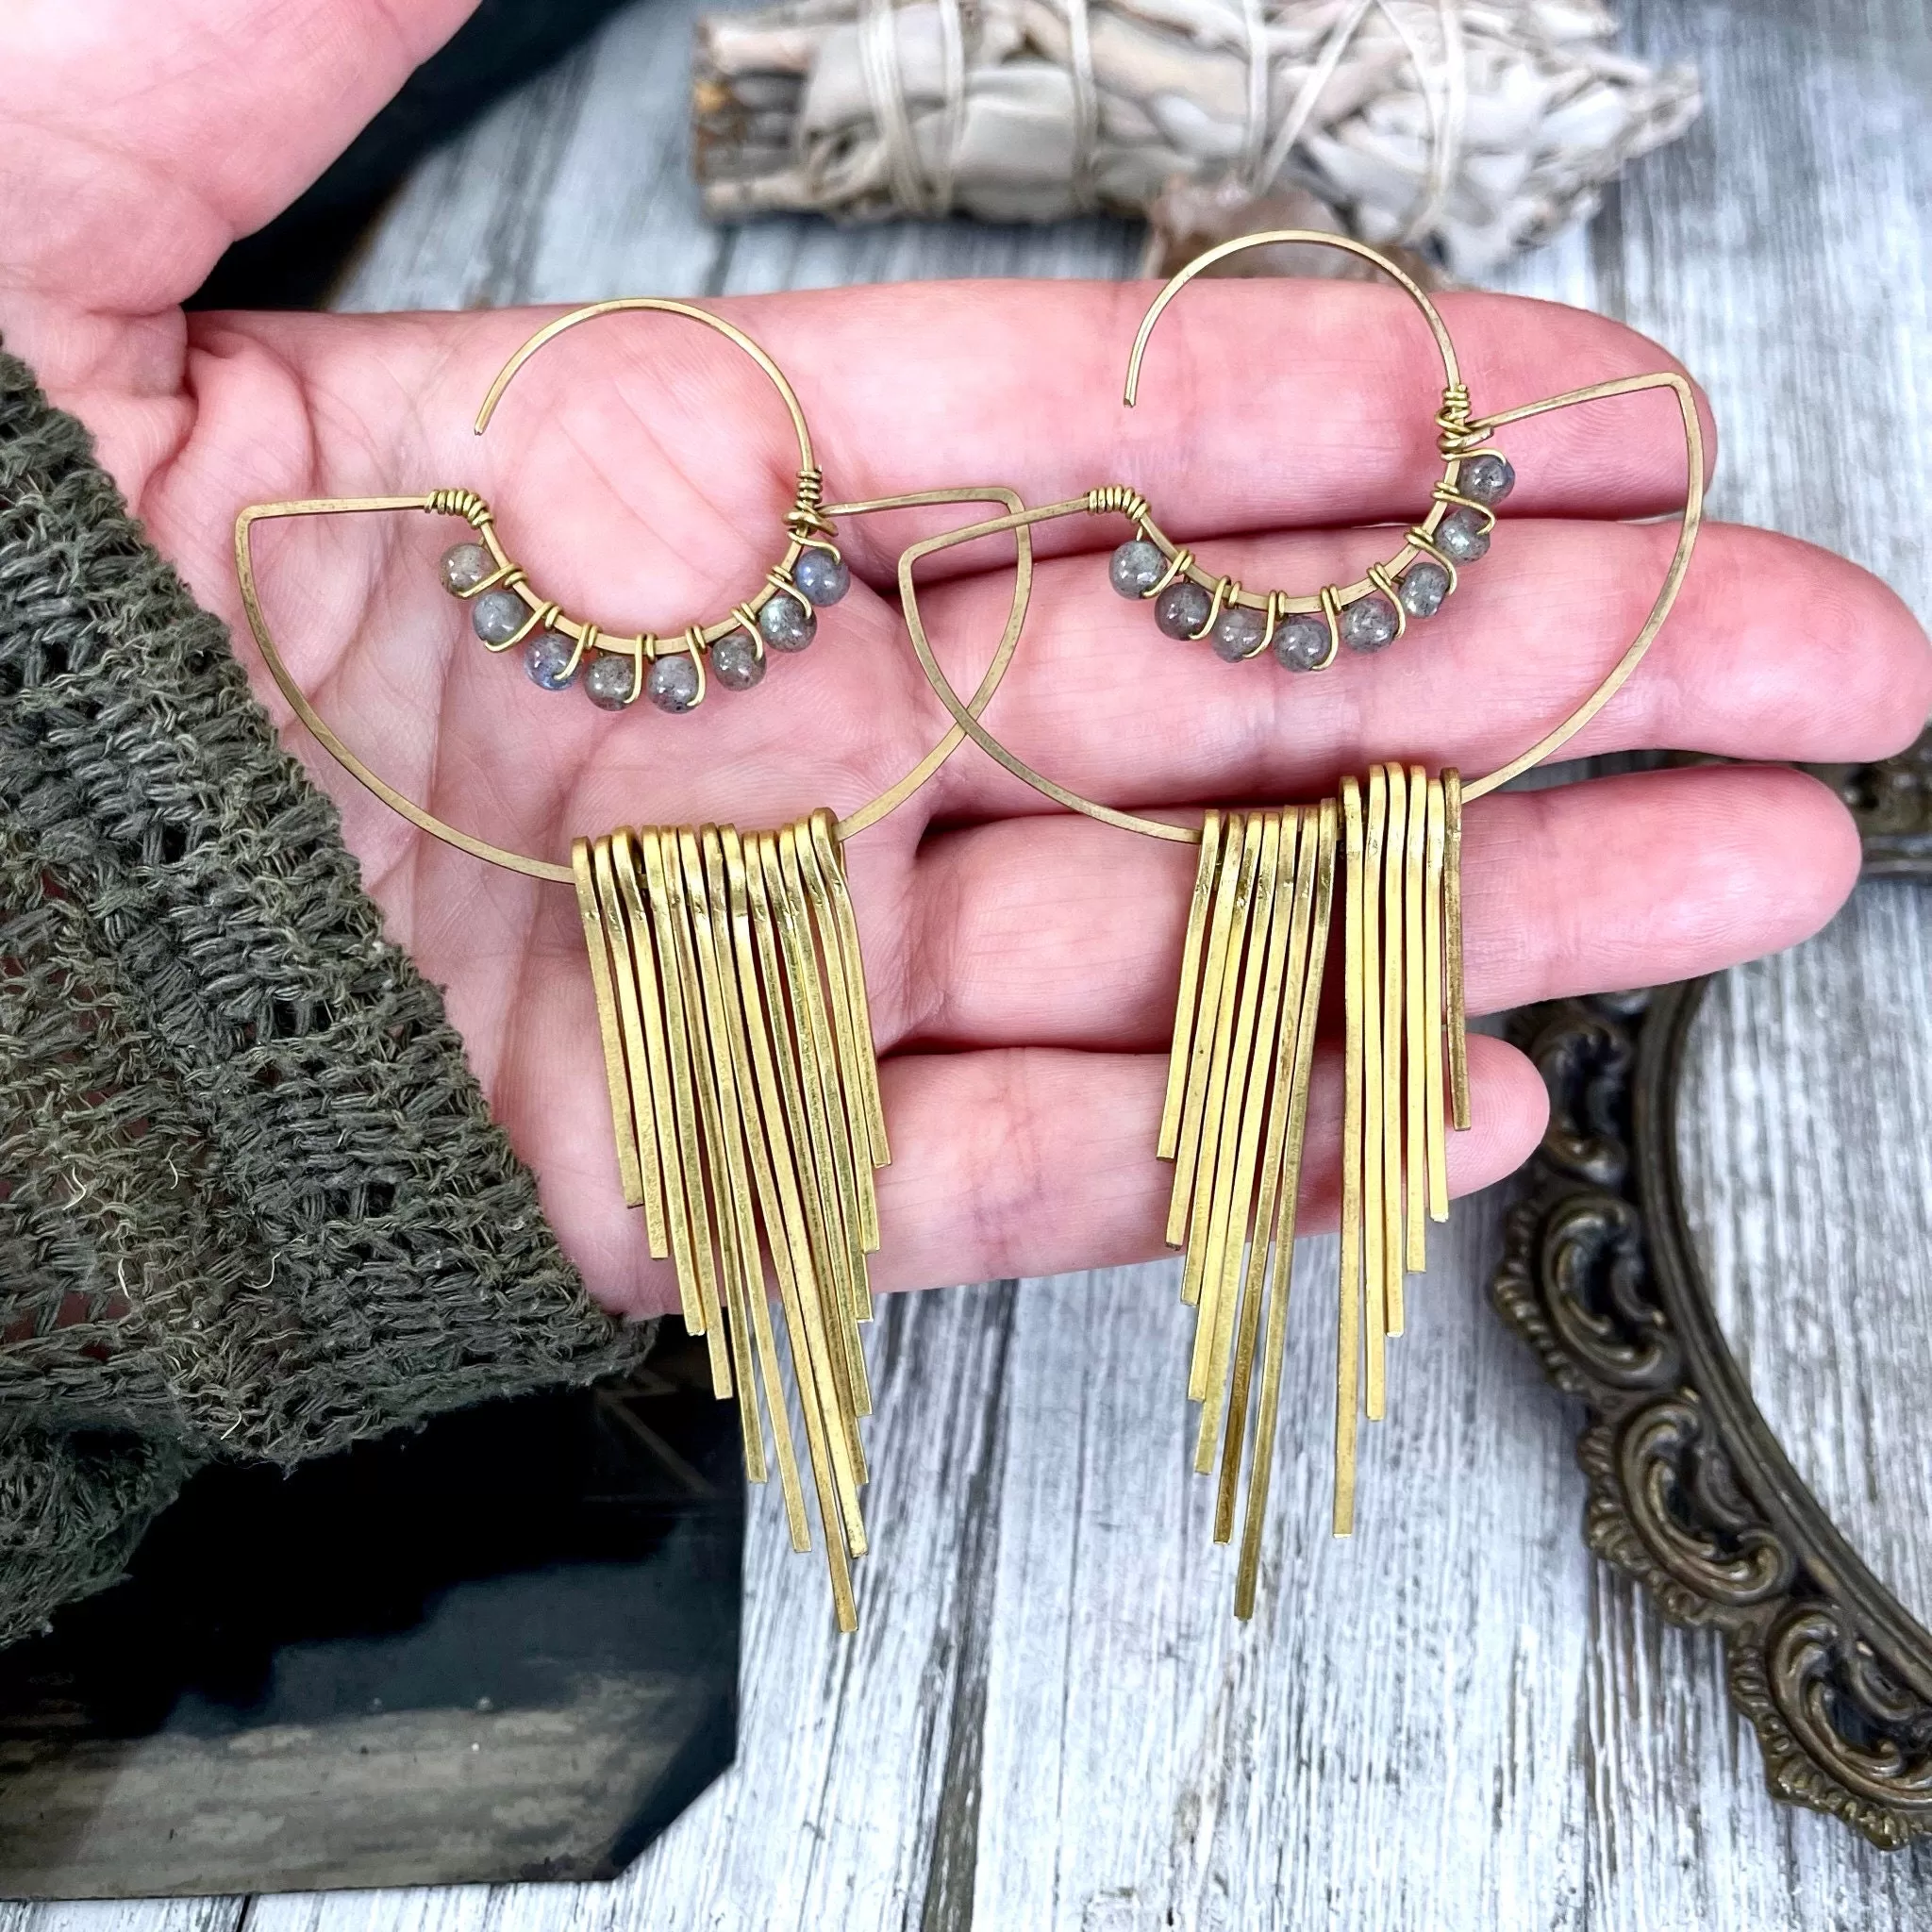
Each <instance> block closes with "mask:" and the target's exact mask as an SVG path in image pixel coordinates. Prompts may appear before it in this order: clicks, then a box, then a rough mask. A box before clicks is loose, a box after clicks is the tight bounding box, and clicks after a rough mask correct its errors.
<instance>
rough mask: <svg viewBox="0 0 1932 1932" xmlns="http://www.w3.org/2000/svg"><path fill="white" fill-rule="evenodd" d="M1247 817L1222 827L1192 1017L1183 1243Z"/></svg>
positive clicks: (1180, 1226)
mask: <svg viewBox="0 0 1932 1932" xmlns="http://www.w3.org/2000/svg"><path fill="white" fill-rule="evenodd" d="M1241 845H1242V821H1241V814H1240V813H1239V812H1229V813H1228V815H1227V817H1226V818H1225V819H1224V821H1223V823H1222V828H1221V867H1220V872H1219V874H1218V875H1217V877H1216V879H1215V885H1214V907H1213V910H1212V912H1211V913H1210V914H1209V916H1208V957H1207V960H1206V962H1205V964H1204V965H1203V968H1202V972H1201V992H1200V1005H1199V1008H1198V1010H1197V1012H1196V1013H1195V1015H1194V1021H1193V1044H1192V1046H1191V1048H1190V1049H1189V1053H1188V1080H1187V1090H1186V1094H1185V1097H1184V1099H1183V1101H1182V1103H1181V1135H1180V1144H1179V1147H1178V1148H1177V1150H1176V1152H1175V1155H1174V1191H1173V1193H1172V1194H1171V1195H1170V1197H1169V1199H1168V1207H1167V1244H1168V1246H1169V1247H1171V1248H1178V1247H1181V1246H1182V1245H1184V1243H1185V1242H1186V1241H1187V1238H1188V1223H1189V1218H1190V1209H1191V1207H1192V1205H1193V1194H1194V1171H1195V1167H1196V1165H1197V1163H1198V1161H1199V1158H1200V1152H1201V1127H1202V1122H1203V1119H1204V1117H1205V1115H1206V1113H1207V1108H1208V1076H1209V1070H1210V1066H1211V1063H1212V1060H1213V1057H1214V1034H1215V1027H1216V1024H1217V1021H1218V1018H1219V1015H1220V1010H1221V1000H1222V992H1223V982H1224V978H1225V976H1226V968H1227V932H1228V926H1229V925H1230V924H1231V923H1232V921H1233V918H1234V895H1235V887H1236V884H1237V882H1238V880H1239V878H1240V874H1241ZM1199 1293H1200V1283H1199V1281H1198V1280H1196V1281H1194V1282H1192V1283H1190V1282H1189V1280H1188V1279H1187V1277H1186V1275H1185V1274H1183V1276H1182V1281H1181V1299H1182V1300H1183V1301H1184V1302H1186V1303H1188V1304H1189V1306H1190V1307H1191V1306H1192V1305H1193V1304H1194V1302H1195V1301H1196V1300H1197V1299H1198V1298H1199Z"/></svg>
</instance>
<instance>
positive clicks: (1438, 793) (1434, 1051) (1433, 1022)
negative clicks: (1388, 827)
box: [1423, 778, 1449, 1221]
mask: <svg viewBox="0 0 1932 1932" xmlns="http://www.w3.org/2000/svg"><path fill="white" fill-rule="evenodd" d="M1443 824H1444V807H1443V799H1442V782H1441V779H1440V778H1438V779H1435V780H1433V781H1432V782H1431V783H1430V786H1429V821H1428V858H1427V865H1428V877H1427V880H1426V882H1425V884H1424V889H1423V981H1424V986H1423V991H1424V1013H1423V1075H1424V1095H1425V1098H1426V1103H1427V1107H1428V1121H1427V1126H1428V1137H1429V1144H1428V1162H1429V1219H1430V1220H1431V1221H1447V1220H1448V1219H1449V1149H1448V1141H1447V1134H1446V1123H1445V1117H1444V1112H1443V1105H1444V1094H1443V1078H1442V1044H1443V1042H1442V847H1443V842H1444V839H1443Z"/></svg>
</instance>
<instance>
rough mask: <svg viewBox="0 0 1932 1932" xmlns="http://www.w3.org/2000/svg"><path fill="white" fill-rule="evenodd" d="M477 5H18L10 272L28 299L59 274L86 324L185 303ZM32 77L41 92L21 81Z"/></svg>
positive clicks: (4, 154)
mask: <svg viewBox="0 0 1932 1932" xmlns="http://www.w3.org/2000/svg"><path fill="white" fill-rule="evenodd" d="M474 5H475V0H412V4H410V5H408V6H397V5H395V4H393V0H202V4H198V5H190V4H188V0H108V4H95V5H92V6H88V7H42V8H34V7H28V8H26V9H25V14H24V15H20V14H19V13H18V10H17V9H9V18H8V23H7V25H6V27H5V29H4V30H0V47H4V48H5V50H6V58H7V63H8V73H9V75H11V77H12V79H13V81H14V82H15V83H16V85H15V86H14V87H13V88H12V89H10V91H9V99H8V115H7V123H6V126H5V127H4V128H0V200H4V202H5V204H6V207H7V209H8V235H7V245H8V264H9V274H10V275H17V276H18V277H19V278H20V279H21V280H22V281H23V282H25V284H27V285H28V286H29V287H31V286H34V285H35V284H36V283H37V282H39V281H43V280H47V279H51V278H56V277H57V276H58V284H59V291H60V293H61V295H62V297H63V299H64V300H65V301H66V302H67V303H69V304H71V305H72V306H73V307H74V308H77V309H80V310H82V311H86V312H93V313H108V314H116V315H147V314H152V313H155V312H156V311H158V310H160V309H164V308H170V307H172V306H173V305H174V304H175V303H177V302H179V301H180V300H181V299H182V298H183V297H184V296H186V295H188V294H189V293H191V292H192V291H193V290H194V289H195V288H196V287H197V286H198V285H199V284H200V282H201V280H202V278H203V277H204V276H205V275H207V273H208V269H209V268H211V267H212V266H213V264H214V261H215V258H216V257H217V256H219V255H220V253H221V251H222V250H223V249H224V248H225V247H226V246H227V245H228V243H229V242H232V241H233V240H234V239H235V238H236V237H237V236H238V235H245V234H248V233H250V232H251V231H252V230H254V229H256V228H258V227H260V226H261V225H262V224H263V223H264V222H266V221H267V220H268V219H269V218H270V217H271V216H273V215H275V214H276V213H278V212H279V211H280V210H281V209H282V208H285V207H287V205H288V204H289V203H290V202H291V201H292V200H293V199H294V198H295V196H296V195H297V194H299V193H300V192H302V190H303V189H305V188H307V187H308V184H309V183H310V182H311V181H313V180H314V179H315V177H316V176H317V175H320V174H321V173H322V171H323V169H324V168H325V167H326V166H327V164H328V163H329V162H330V161H331V160H333V159H334V158H335V157H336V156H337V155H338V154H339V153H341V150H342V149H343V148H344V147H345V146H346V145H347V144H348V142H349V140H350V138H351V137H352V136H353V135H355V134H356V133H357V131H358V129H359V128H360V127H361V126H362V125H364V123H365V122H367V121H368V120H369V119H370V117H371V116H372V115H373V114H375V111H376V109H377V108H380V107H381V106H382V105H383V103H384V102H385V101H387V100H388V99H389V98H390V96H391V94H392V93H394V92H395V91H396V89H397V88H398V87H400V86H401V85H402V83H403V81H404V80H405V79H406V78H407V77H408V74H409V73H410V71H411V69H413V68H414V67H416V66H417V65H419V64H420V63H421V62H422V61H423V60H424V59H425V58H427V57H428V56H429V55H430V54H431V53H432V52H434V50H435V49H436V48H437V47H439V46H440V45H441V43H442V42H443V41H445V40H446V39H447V38H448V37H449V36H450V35H451V34H452V33H454V32H455V31H456V28H457V26H458V25H459V24H460V23H461V21H462V20H463V19H464V18H465V16H467V15H468V13H469V12H470V10H471V8H472V7H474ZM23 74H24V75H25V77H26V80H27V82H28V83H29V84H28V85H25V86H21V85H18V84H17V83H19V81H20V79H21V76H22V75H23ZM210 129H218V130H219V138H217V139H212V140H211V139H210V138H209V131H210ZM8 185H11V186H12V187H13V188H15V189H17V190H18V191H19V192H7V188H8ZM153 346H154V345H153V344H149V345H148V347H149V352H150V353H151V352H152V349H153ZM150 373H151V372H150Z"/></svg>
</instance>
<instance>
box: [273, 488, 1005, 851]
mask: <svg viewBox="0 0 1932 1932" xmlns="http://www.w3.org/2000/svg"><path fill="white" fill-rule="evenodd" d="M442 494H443V492H441V491H432V492H430V493H429V494H427V495H424V496H344V497H317V498H309V499H306V500H303V501H298V502H290V503H258V504H251V505H250V506H249V507H248V508H246V509H244V510H242V513H241V514H240V515H239V516H238V517H237V518H236V519H235V575H236V578H237V581H238V582H239V584H240V586H241V590H242V608H243V610H245V611H246V612H247V615H248V627H249V629H250V630H251V631H252V632H253V633H254V635H255V641H256V643H257V645H258V647H259V649H260V651H261V655H262V660H263V662H265V663H266V664H267V666H268V668H269V673H270V675H272V676H273V677H274V678H275V683H276V684H277V686H279V687H280V689H281V692H282V695H283V696H284V697H285V698H287V699H288V701H289V705H290V708H291V709H292V710H293V711H294V713H295V715H296V716H297V717H298V718H300V719H301V721H302V722H303V724H306V725H307V726H308V730H309V732H310V733H311V735H312V736H313V737H314V739H315V741H316V742H317V743H318V744H320V745H321V746H322V748H323V750H325V752H327V753H328V755H329V757H330V758H334V759H335V761H336V763H337V764H339V765H341V768H342V769H343V770H344V771H345V772H347V773H348V774H349V775H350V776H351V777H352V778H354V779H356V780H357V781H358V783H359V784H361V785H362V786H364V787H365V788H367V790H369V791H372V792H374V793H375V796H376V797H377V798H379V799H381V800H382V802H383V804H385V805H386V806H388V807H389V808H390V809H391V811H393V812H395V813H396V814H397V815H398V816H399V817H401V818H405V819H408V822H409V823H410V824H412V825H415V826H416V827H418V829H420V830H422V831H425V832H427V833H428V834H429V836H430V837H431V838H432V839H440V840H441V841H442V842H443V843H444V844H445V845H450V846H454V847H455V848H456V850H457V851H458V852H466V853H468V854H469V855H470V857H471V858H480V859H482V860H484V861H485V862H486V863H487V864H490V865H497V866H501V867H503V868H504V870H505V871H507V872H515V873H522V874H524V875H525V877H528V878H535V879H543V880H547V881H549V882H551V883H553V884H556V885H563V886H572V887H575V884H576V874H575V871H574V870H573V869H572V868H571V867H570V866H568V865H558V864H556V863H554V862H553V861H552V860H549V859H546V858H535V857H533V856H532V855H530V854H529V853H525V852H517V851H514V850H512V849H511V848H510V847H508V846H506V845H496V844H492V843H491V841H489V840H487V839H479V838H477V837H476V836H475V834H474V833H471V832H465V831H463V830H462V829H461V828H460V827H458V826H456V825H452V824H449V823H448V822H447V821H446V820H444V819H440V818H438V817H437V816H436V814H435V813H434V812H432V811H429V810H427V809H426V808H424V807H423V806H420V805H418V804H417V803H416V802H415V800H414V799H412V798H410V797H408V795H407V794H405V793H404V792H401V791H397V790H396V788H395V787H394V786H393V785H391V784H390V783H389V781H388V780H387V779H385V778H384V777H382V776H381V775H380V774H378V773H377V772H375V770H374V769H373V768H372V767H371V766H369V765H367V764H365V763H364V762H363V761H362V759H361V758H358V756H357V755H356V753H355V752H354V751H352V750H351V749H350V748H349V746H348V745H347V744H346V743H345V742H344V741H343V740H342V739H341V737H340V736H339V735H338V734H337V732H336V730H335V728H334V726H332V725H331V724H329V722H328V720H327V719H325V717H324V716H323V715H322V714H321V712H319V711H318V710H317V709H316V708H315V707H314V706H313V705H312V704H310V703H309V701H308V693H307V692H306V691H303V689H302V687H301V685H300V684H299V683H297V682H296V679H295V675H294V674H293V672H291V670H290V669H289V666H288V664H287V662H286V661H285V660H284V658H283V657H282V654H281V651H280V650H279V648H278V647H277V646H276V643H275V636H274V633H273V632H272V631H271V629H270V628H269V622H268V616H267V613H266V612H265V611H264V610H263V608H262V604H261V592H260V590H259V588H258V584H257V582H256V575H255V556H254V529H255V525H257V524H258V523H266V522H269V521H271V520H273V519H275V518H278V517H313V516H335V515H348V514H355V513H359V512H366V511H373V510H407V509H414V510H428V511H431V512H435V511H437V510H439V509H441V507H442V506H441V501H440V499H441V496H442ZM949 503H1001V504H1005V505H1006V506H1007V508H1008V512H1009V514H1010V515H1015V516H1017V515H1019V514H1020V513H1021V512H1022V511H1023V510H1024V505H1023V504H1022V503H1021V500H1020V497H1019V494H1018V493H1017V492H1016V491H1011V490H1008V489H1004V488H1001V487H998V486H994V485H985V486H981V485H970V486H967V487H965V488H963V489H957V490H928V491H913V492H911V493H909V494H907V495H902V496H882V497H876V498H874V499H873V500H872V501H870V502H866V503H847V504H839V505H836V506H834V508H833V512H832V513H834V514H837V515H840V516H866V515H869V514H871V513H872V512H873V511H875V510H884V509H917V508H927V507H931V506H935V505H940V504H949ZM1005 527H1009V528H1011V529H1012V530H1013V532H1014V539H1013V541H1014V548H1015V553H1016V554H1015V558H1014V566H1013V597H1012V603H1011V605H1010V607H1009V608H1008V615H1007V627H1006V630H1005V631H1004V633H1003V634H1002V635H1001V638H1000V644H999V649H998V650H997V651H996V652H994V654H993V657H992V661H991V663H990V664H988V666H987V668H986V674H985V675H984V676H982V677H981V679H980V680H979V686H978V689H977V690H975V691H974V694H973V699H972V703H971V705H970V706H962V707H961V709H963V710H964V711H965V712H966V714H967V716H968V718H969V719H972V720H975V721H976V719H977V717H978V714H979V713H980V712H981V711H983V710H984V709H985V708H986V707H987V706H988V705H989V704H991V701H992V696H993V693H994V692H995V691H998V689H999V688H1000V682H1001V680H1002V679H1003V678H1004V677H1005V676H1006V675H1007V670H1008V666H1009V665H1010V664H1011V663H1012V661H1013V653H1014V651H1015V650H1016V649H1017V648H1018V646H1019V642H1020V633H1021V631H1022V629H1023V628H1024V625H1025V622H1026V608H1027V605H1028V603H1029V602H1030V601H1031V599H1032V595H1033V540H1032V535H1031V533H1030V531H1029V530H1028V529H1026V528H1025V527H1024V525H1014V524H1008V525H1006V526H1005ZM941 683H942V684H943V688H944V691H945V693H946V696H947V698H948V699H949V700H950V701H951V703H950V704H949V707H948V708H951V704H958V693H957V692H956V691H954V690H953V688H952V686H951V685H950V684H944V681H943V679H941ZM934 689H935V690H938V689H940V687H939V686H935V687H934ZM970 735H971V734H970V732H969V731H968V730H966V729H964V728H962V727H961V726H960V725H958V724H954V726H953V728H952V729H951V730H949V731H948V732H947V733H946V734H945V736H944V737H943V738H941V740H940V741H939V742H938V743H937V744H936V745H934V746H933V748H932V749H931V750H930V751H929V752H927V753H926V755H925V757H924V758H922V759H921V760H920V761H919V763H918V764H917V765H915V766H914V767H913V768H912V770H911V771H909V772H908V773H907V774H906V775H905V776H904V777H902V778H900V779H899V780H898V781H897V782H896V783H894V784H892V785H890V786H888V787H887V788H886V789H885V790H884V791H881V792H879V793H878V794H877V795H876V796H875V797H874V798H872V799H870V800H869V801H868V802H867V803H866V804H864V805H862V806H860V807H859V808H858V810H856V811H854V812H853V813H852V814H851V815H850V816H849V817H847V818H843V819H841V820H840V821H839V822H838V824H836V825H835V826H834V827H833V832H834V836H835V837H836V838H838V840H839V841H841V843H842V842H843V841H845V840H847V839H849V838H851V837H853V836H854V834H855V833H858V832H862V831H863V830H865V828H866V827H867V826H868V825H872V824H877V823H878V821H879V820H880V819H882V818H884V817H885V816H886V815H887V813H889V812H891V811H894V810H896V809H897V808H899V807H900V806H901V805H903V804H904V803H905V802H906V800H907V799H908V798H910V797H911V796H912V794H913V793H914V792H915V791H918V790H919V788H920V787H921V786H922V785H924V783H925V782H926V780H927V779H928V778H930V777H931V776H932V775H933V774H934V773H935V772H937V771H938V770H939V768H940V767H941V765H943V764H944V763H945V761H946V760H947V758H950V757H951V756H952V755H953V753H954V752H955V751H957V750H958V747H959V745H960V744H961V743H962V742H963V741H964V740H965V739H966V738H967V737H968V736H970Z"/></svg>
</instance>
